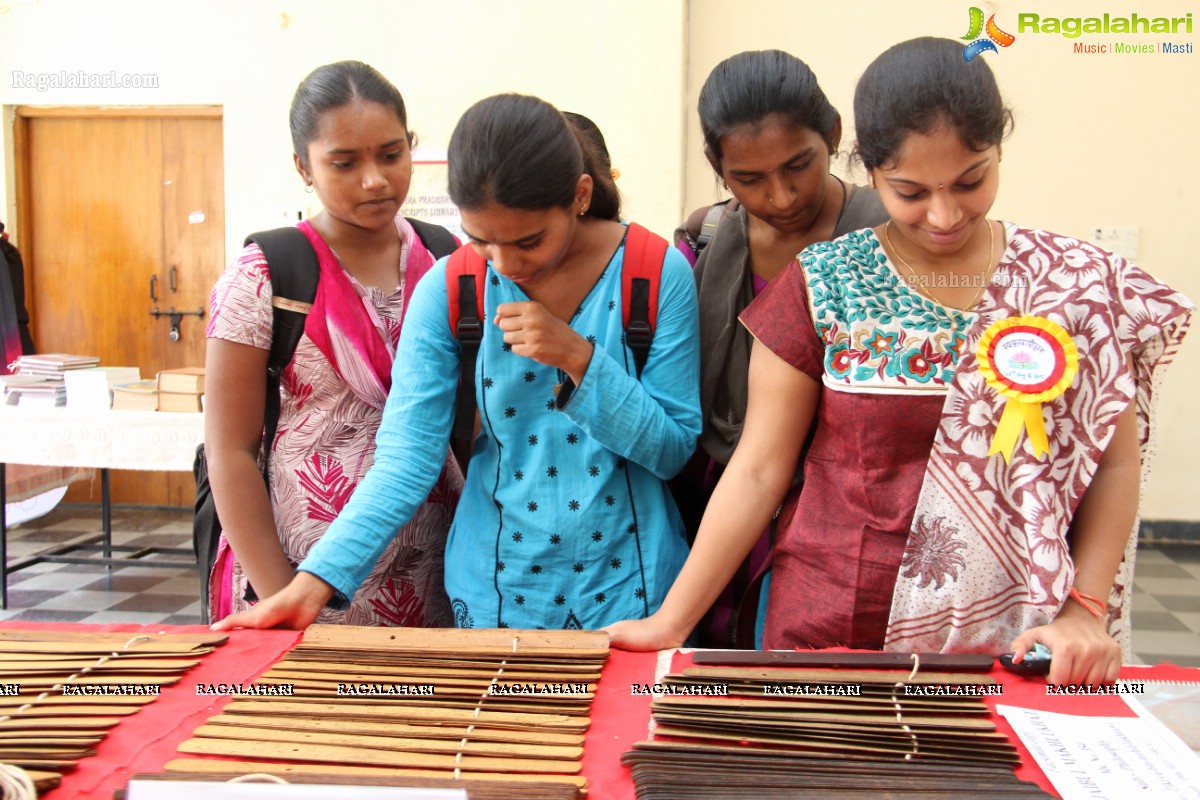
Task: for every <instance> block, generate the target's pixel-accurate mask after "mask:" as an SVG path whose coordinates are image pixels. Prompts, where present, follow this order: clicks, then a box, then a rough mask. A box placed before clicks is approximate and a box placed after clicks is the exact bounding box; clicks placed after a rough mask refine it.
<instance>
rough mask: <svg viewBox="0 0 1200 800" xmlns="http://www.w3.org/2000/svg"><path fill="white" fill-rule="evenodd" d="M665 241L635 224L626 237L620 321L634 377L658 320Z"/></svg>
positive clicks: (639, 372)
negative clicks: (659, 290)
mask: <svg viewBox="0 0 1200 800" xmlns="http://www.w3.org/2000/svg"><path fill="white" fill-rule="evenodd" d="M667 247H668V244H667V240H666V239H664V238H662V237H661V236H656V235H655V234H653V233H651V232H650V231H648V230H646V229H645V228H643V227H642V226H641V225H638V224H637V223H635V222H631V223H629V231H628V232H627V233H626V234H625V257H624V259H623V260H622V262H621V322H622V323H623V324H624V327H625V343H626V344H627V345H629V349H630V350H631V351H632V352H633V365H634V368H635V369H636V370H637V377H638V378H639V379H640V378H641V377H642V368H643V367H645V366H646V360H647V359H648V358H649V357H650V343H651V342H652V341H653V340H654V327H655V323H656V322H657V320H658V288H659V284H660V283H662V264H663V258H665V257H666V255H667Z"/></svg>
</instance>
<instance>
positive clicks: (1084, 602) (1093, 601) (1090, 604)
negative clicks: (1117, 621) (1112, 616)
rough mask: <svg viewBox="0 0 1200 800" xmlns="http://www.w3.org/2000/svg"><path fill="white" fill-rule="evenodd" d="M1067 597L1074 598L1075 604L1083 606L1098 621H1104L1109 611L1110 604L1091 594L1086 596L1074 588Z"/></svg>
mask: <svg viewBox="0 0 1200 800" xmlns="http://www.w3.org/2000/svg"><path fill="white" fill-rule="evenodd" d="M1067 597H1073V598H1074V599H1075V602H1077V603H1079V605H1081V606H1083V607H1084V608H1085V609H1086V610H1087V612H1088V613H1089V614H1091V615H1092V616H1093V617H1095V618H1096V619H1104V615H1105V614H1106V612H1107V611H1108V604H1106V603H1104V602H1102V601H1101V600H1100V599H1099V598H1096V597H1092V596H1091V595H1090V594H1084V593H1083V592H1081V591H1079V590H1078V589H1076V588H1075V587H1074V586H1072V587H1071V591H1070V592H1068V593H1067Z"/></svg>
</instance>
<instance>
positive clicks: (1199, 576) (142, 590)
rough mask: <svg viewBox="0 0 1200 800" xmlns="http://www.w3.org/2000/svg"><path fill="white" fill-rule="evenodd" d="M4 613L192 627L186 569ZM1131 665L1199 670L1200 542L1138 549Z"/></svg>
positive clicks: (77, 575) (125, 524) (146, 533)
mask: <svg viewBox="0 0 1200 800" xmlns="http://www.w3.org/2000/svg"><path fill="white" fill-rule="evenodd" d="M99 531H100V511H99V509H98V508H97V507H95V506H84V505H61V506H59V507H58V508H56V509H54V510H53V511H51V512H50V513H49V514H47V515H46V516H44V517H41V518H40V519H36V520H32V521H30V522H27V523H25V524H24V525H21V526H18V527H15V528H10V529H9V532H8V552H9V560H10V561H12V560H15V559H17V558H20V557H23V556H26V555H30V554H32V553H35V552H37V551H39V550H43V549H45V548H47V547H50V546H53V545H57V544H62V543H65V542H67V541H71V540H74V539H80V538H84V537H86V536H90V535H94V534H96V533H99ZM191 535H192V528H191V512H190V510H163V509H138V508H117V509H114V511H113V541H114V543H115V544H134V545H157V546H160V547H190V546H191ZM8 586H9V590H8V609H7V610H4V611H0V619H12V620H33V621H56V620H57V621H73V622H95V623H109V622H132V623H137V624H142V625H152V624H159V623H166V624H172V625H194V624H197V623H199V622H200V602H199V578H198V574H197V572H196V571H195V570H179V569H157V568H150V567H120V568H114V569H113V570H112V572H111V573H106V570H105V569H104V568H103V567H96V566H90V565H71V564H36V565H34V566H31V567H28V568H26V569H23V570H21V571H19V572H14V573H12V574H11V575H10V576H9V579H8ZM1133 591H1134V601H1133V646H1134V656H1135V659H1134V660H1135V662H1137V663H1144V664H1157V663H1161V662H1165V661H1169V662H1172V663H1175V664H1179V665H1181V666H1189V667H1200V544H1196V545H1162V544H1158V545H1143V547H1142V548H1141V550H1140V551H1139V553H1138V564H1137V574H1136V578H1135V580H1134V586H1133Z"/></svg>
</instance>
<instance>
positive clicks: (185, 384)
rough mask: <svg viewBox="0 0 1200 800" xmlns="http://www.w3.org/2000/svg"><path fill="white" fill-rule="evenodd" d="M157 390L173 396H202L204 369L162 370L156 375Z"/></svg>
mask: <svg viewBox="0 0 1200 800" xmlns="http://www.w3.org/2000/svg"><path fill="white" fill-rule="evenodd" d="M158 390H159V391H160V392H173V393H175V394H204V367H183V368H181V369H164V370H163V371H162V372H160V373H158Z"/></svg>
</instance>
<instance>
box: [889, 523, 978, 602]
mask: <svg viewBox="0 0 1200 800" xmlns="http://www.w3.org/2000/svg"><path fill="white" fill-rule="evenodd" d="M956 533H958V529H957V528H955V527H954V526H952V525H950V524H949V523H948V522H947V521H946V519H945V518H944V517H933V518H927V517H921V518H920V519H919V520H918V521H917V524H916V525H915V526H913V532H912V536H911V537H909V540H908V548H907V549H906V550H905V552H904V559H903V561H901V562H900V566H901V568H902V574H903V575H904V577H906V578H917V579H918V580H917V586H918V587H920V588H922V589H923V588H925V587H926V586H929V585H930V584H935V585H936V586H937V588H939V589H940V588H942V586H943V585H944V584H945V583H946V579H947V578H951V579H953V580H958V571H959V570H960V569H962V568H963V567H965V566H967V560H966V559H965V558H963V557H962V556H961V555H959V553H958V551H959V550H962V549H964V548H965V547H966V546H967V545H966V542H962V541H959V540H958V539H955V538H954V535H955V534H956Z"/></svg>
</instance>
